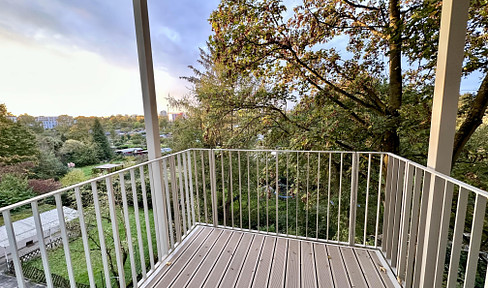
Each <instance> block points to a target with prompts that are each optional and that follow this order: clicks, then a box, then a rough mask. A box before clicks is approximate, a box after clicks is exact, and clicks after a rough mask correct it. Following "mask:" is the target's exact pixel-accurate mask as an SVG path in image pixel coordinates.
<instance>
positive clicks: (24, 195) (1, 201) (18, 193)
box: [0, 174, 34, 207]
mask: <svg viewBox="0 0 488 288" xmlns="http://www.w3.org/2000/svg"><path fill="white" fill-rule="evenodd" d="M31 197H34V193H32V189H31V188H30V187H29V184H28V182H27V178H21V177H17V176H15V175H13V174H6V175H3V176H2V182H0V207H4V206H8V205H11V204H14V203H17V202H20V201H23V200H26V199H29V198H31Z"/></svg>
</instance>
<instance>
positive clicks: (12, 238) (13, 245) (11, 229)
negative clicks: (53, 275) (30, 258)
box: [2, 210, 26, 288]
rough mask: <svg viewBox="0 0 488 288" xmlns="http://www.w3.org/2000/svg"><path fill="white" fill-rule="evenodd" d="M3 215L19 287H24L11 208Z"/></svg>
mask: <svg viewBox="0 0 488 288" xmlns="http://www.w3.org/2000/svg"><path fill="white" fill-rule="evenodd" d="M2 215H3V219H4V222H5V228H6V230H7V237H8V245H9V248H10V253H11V257H12V260H13V262H14V268H15V277H16V278H17V285H19V288H24V287H26V286H25V279H24V273H23V271H22V263H21V262H20V257H19V252H18V248H17V239H16V237H15V232H14V227H13V225H12V219H11V216H10V210H7V211H3V213H2Z"/></svg>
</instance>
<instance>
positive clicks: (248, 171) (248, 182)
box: [246, 152, 251, 229]
mask: <svg viewBox="0 0 488 288" xmlns="http://www.w3.org/2000/svg"><path fill="white" fill-rule="evenodd" d="M246 156H247V218H248V221H249V223H248V225H249V229H251V179H250V178H251V172H250V169H249V152H246Z"/></svg>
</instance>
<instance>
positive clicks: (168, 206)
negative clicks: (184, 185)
mask: <svg viewBox="0 0 488 288" xmlns="http://www.w3.org/2000/svg"><path fill="white" fill-rule="evenodd" d="M167 164H168V163H167V161H166V158H164V159H163V182H164V185H161V186H164V194H165V195H166V209H167V214H168V227H169V241H170V245H171V248H174V247H175V239H174V236H173V234H174V233H173V216H172V213H171V199H170V197H169V195H170V190H169V181H168V166H167Z"/></svg>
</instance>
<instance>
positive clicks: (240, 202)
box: [237, 151, 242, 230]
mask: <svg viewBox="0 0 488 288" xmlns="http://www.w3.org/2000/svg"><path fill="white" fill-rule="evenodd" d="M237 163H238V164H237V167H238V171H239V226H240V228H241V230H242V186H241V184H242V183H241V180H242V179H241V178H242V177H241V152H240V151H237Z"/></svg>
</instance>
